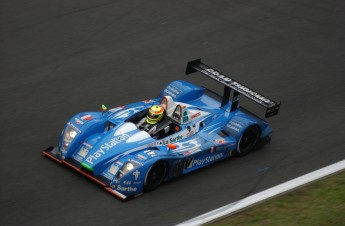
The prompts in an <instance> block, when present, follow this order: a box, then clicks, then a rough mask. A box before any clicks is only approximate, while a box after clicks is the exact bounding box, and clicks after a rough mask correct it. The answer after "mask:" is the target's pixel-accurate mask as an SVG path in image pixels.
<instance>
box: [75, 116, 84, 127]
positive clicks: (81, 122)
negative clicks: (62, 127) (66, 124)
mask: <svg viewBox="0 0 345 226" xmlns="http://www.w3.org/2000/svg"><path fill="white" fill-rule="evenodd" d="M74 121H75V123H76V124H77V125H83V124H84V122H83V121H82V120H80V119H79V118H74Z"/></svg>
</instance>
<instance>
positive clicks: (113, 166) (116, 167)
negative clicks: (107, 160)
mask: <svg viewBox="0 0 345 226" xmlns="http://www.w3.org/2000/svg"><path fill="white" fill-rule="evenodd" d="M118 170H119V167H118V166H117V165H115V164H112V165H111V167H110V169H109V170H108V172H109V173H111V174H113V175H115V174H116V173H117V171H118Z"/></svg>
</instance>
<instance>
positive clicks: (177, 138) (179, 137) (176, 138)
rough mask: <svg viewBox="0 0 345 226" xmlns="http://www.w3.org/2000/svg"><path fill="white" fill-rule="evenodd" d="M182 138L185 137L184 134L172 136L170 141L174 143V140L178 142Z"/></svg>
mask: <svg viewBox="0 0 345 226" xmlns="http://www.w3.org/2000/svg"><path fill="white" fill-rule="evenodd" d="M182 139H183V136H182V135H178V136H176V137H170V139H169V141H170V143H174V142H177V141H179V140H182Z"/></svg>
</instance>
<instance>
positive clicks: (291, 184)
mask: <svg viewBox="0 0 345 226" xmlns="http://www.w3.org/2000/svg"><path fill="white" fill-rule="evenodd" d="M343 169H345V160H342V161H340V162H337V163H334V164H332V165H330V166H326V167H324V168H321V169H319V170H316V171H314V172H311V173H308V174H305V175H303V176H300V177H297V178H295V179H293V180H290V181H287V182H285V183H282V184H279V185H277V186H274V187H272V188H269V189H267V190H264V191H262V192H259V193H256V194H254V195H251V196H248V197H246V198H244V199H241V200H239V201H236V202H233V203H230V204H228V205H226V206H223V207H220V208H218V209H215V210H212V211H210V212H208V213H205V214H203V215H200V216H198V217H195V218H192V219H190V220H187V221H185V222H182V223H180V224H178V226H192V225H193V226H194V225H202V224H206V223H209V222H211V221H215V220H216V219H219V218H222V217H224V216H227V215H230V214H233V213H235V212H238V211H240V210H242V209H244V208H247V207H249V206H251V205H254V204H257V203H259V202H262V201H264V200H266V199H269V198H272V197H275V196H278V195H280V194H282V193H284V192H287V191H290V190H292V189H295V188H297V187H299V186H302V185H305V184H307V183H310V182H312V181H315V180H317V179H320V178H322V177H325V176H328V175H330V174H333V173H336V172H338V171H340V170H343Z"/></svg>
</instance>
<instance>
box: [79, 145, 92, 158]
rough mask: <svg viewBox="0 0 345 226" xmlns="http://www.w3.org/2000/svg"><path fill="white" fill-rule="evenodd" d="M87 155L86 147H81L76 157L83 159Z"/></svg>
mask: <svg viewBox="0 0 345 226" xmlns="http://www.w3.org/2000/svg"><path fill="white" fill-rule="evenodd" d="M88 153H89V149H87V148H86V147H81V148H80V151H79V152H78V155H80V156H81V157H83V158H85V156H86V155H87V154H88Z"/></svg>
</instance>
